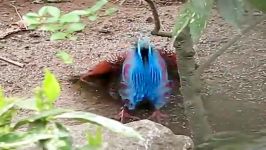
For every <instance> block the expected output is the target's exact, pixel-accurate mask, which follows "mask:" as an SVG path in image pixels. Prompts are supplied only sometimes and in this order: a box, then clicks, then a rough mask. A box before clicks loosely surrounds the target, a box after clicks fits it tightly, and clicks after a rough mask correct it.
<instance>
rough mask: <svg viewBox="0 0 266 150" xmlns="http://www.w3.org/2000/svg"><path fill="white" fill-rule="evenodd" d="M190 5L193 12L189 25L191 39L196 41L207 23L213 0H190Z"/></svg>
mask: <svg viewBox="0 0 266 150" xmlns="http://www.w3.org/2000/svg"><path fill="white" fill-rule="evenodd" d="M191 6H192V8H191V11H192V12H193V11H194V12H193V15H192V18H191V20H190V24H189V27H190V33H191V37H192V40H193V42H194V43H196V42H197V41H198V39H199V38H200V36H201V34H202V31H203V29H205V27H206V25H207V22H208V18H209V14H211V9H212V6H213V0H200V1H199V0H192V5H191Z"/></svg>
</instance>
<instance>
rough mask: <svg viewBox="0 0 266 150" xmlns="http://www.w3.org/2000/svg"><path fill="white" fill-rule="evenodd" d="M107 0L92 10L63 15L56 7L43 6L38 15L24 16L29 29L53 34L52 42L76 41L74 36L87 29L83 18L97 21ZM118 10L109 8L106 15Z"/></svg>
mask: <svg viewBox="0 0 266 150" xmlns="http://www.w3.org/2000/svg"><path fill="white" fill-rule="evenodd" d="M107 2H108V1H107V0H99V1H98V2H97V3H96V4H95V5H94V6H92V7H91V8H87V9H84V10H74V11H71V12H69V13H63V12H61V10H60V9H59V8H57V7H54V6H43V7H42V8H40V9H39V11H38V12H37V13H35V12H29V13H27V14H25V15H24V16H23V20H24V22H25V24H26V25H27V27H28V29H40V30H44V31H48V32H52V35H51V37H50V40H64V39H72V40H75V39H76V37H75V36H74V34H75V33H76V32H79V31H82V30H83V29H84V28H85V26H86V25H85V23H83V22H82V21H81V17H88V19H89V20H90V21H95V20H96V19H97V13H98V11H99V10H100V9H101V8H102V7H103V6H104V5H105V4H107ZM115 11H117V9H116V8H113V7H112V8H109V9H107V10H106V11H105V15H111V14H113V13H114V12H115Z"/></svg>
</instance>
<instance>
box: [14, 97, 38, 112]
mask: <svg viewBox="0 0 266 150" xmlns="http://www.w3.org/2000/svg"><path fill="white" fill-rule="evenodd" d="M15 105H16V106H17V107H18V108H21V109H27V110H38V109H37V107H36V104H35V98H29V99H25V100H17V101H16V102H15Z"/></svg>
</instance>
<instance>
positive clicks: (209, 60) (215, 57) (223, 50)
mask: <svg viewBox="0 0 266 150" xmlns="http://www.w3.org/2000/svg"><path fill="white" fill-rule="evenodd" d="M265 19H266V15H264V16H263V17H261V18H260V19H258V20H256V21H254V22H253V23H252V24H251V25H249V26H248V27H247V28H246V29H244V30H243V31H242V33H241V34H238V35H236V36H235V37H234V38H233V39H231V40H230V41H229V42H227V43H226V44H225V45H224V46H223V47H222V48H221V49H219V50H218V51H217V52H215V53H214V54H213V55H212V56H211V57H209V59H208V60H207V61H206V62H205V63H204V64H202V65H200V66H199V68H198V69H197V72H196V73H197V75H201V74H202V73H203V71H204V69H206V68H207V67H209V66H210V65H211V63H212V62H213V61H215V60H216V59H217V58H218V57H219V56H220V55H222V54H223V53H224V52H225V51H226V50H227V49H228V48H229V47H230V46H232V45H233V44H234V43H236V42H237V41H238V40H239V39H240V38H241V37H242V36H243V35H245V34H246V33H248V32H249V31H250V30H252V29H253V28H254V27H255V26H256V25H258V24H259V23H261V22H262V21H263V20H265Z"/></svg>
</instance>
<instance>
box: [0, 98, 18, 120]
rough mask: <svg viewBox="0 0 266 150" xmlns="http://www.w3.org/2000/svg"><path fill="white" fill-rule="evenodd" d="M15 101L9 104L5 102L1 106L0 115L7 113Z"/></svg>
mask: <svg viewBox="0 0 266 150" xmlns="http://www.w3.org/2000/svg"><path fill="white" fill-rule="evenodd" d="M14 105H15V103H14V102H11V103H10V104H5V105H4V107H3V108H1V109H0V117H1V116H2V115H3V114H5V113H7V112H8V111H9V110H10V109H12V108H13V107H14Z"/></svg>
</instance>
